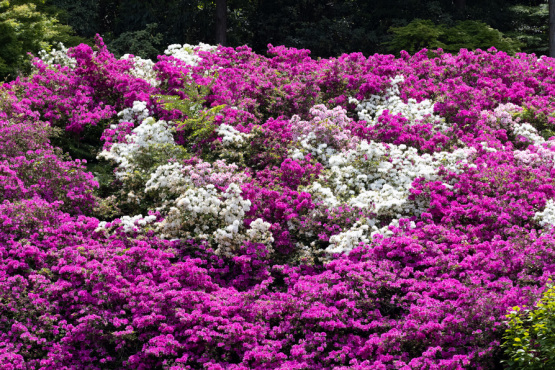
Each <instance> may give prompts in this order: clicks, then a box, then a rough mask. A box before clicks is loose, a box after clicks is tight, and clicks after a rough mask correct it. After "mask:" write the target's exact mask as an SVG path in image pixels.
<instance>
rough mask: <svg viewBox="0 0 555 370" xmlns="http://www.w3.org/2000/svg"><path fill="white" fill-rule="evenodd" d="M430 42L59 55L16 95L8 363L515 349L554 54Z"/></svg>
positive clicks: (543, 256)
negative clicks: (430, 48) (396, 47)
mask: <svg viewBox="0 0 555 370" xmlns="http://www.w3.org/2000/svg"><path fill="white" fill-rule="evenodd" d="M432 54H433V55H431V56H432V57H431V58H430V57H429V56H428V52H427V50H422V51H420V52H418V53H416V54H415V55H413V56H410V55H408V54H407V53H402V55H401V57H400V58H395V57H394V56H392V55H378V54H376V55H373V56H371V57H364V56H363V55H362V54H356V53H355V54H345V55H342V56H339V57H337V58H331V59H312V58H311V57H310V51H308V50H296V49H288V48H285V47H274V46H272V45H269V48H268V53H267V55H259V54H255V53H253V52H252V51H251V50H250V49H249V48H248V47H238V48H226V47H222V46H218V47H214V46H210V45H205V44H201V45H196V46H193V45H172V46H170V47H168V49H167V50H166V52H165V54H164V55H161V56H159V57H158V60H157V61H151V60H145V59H142V58H139V57H135V56H133V55H125V56H123V57H122V58H119V59H118V58H116V57H114V56H113V54H111V53H110V52H109V50H108V49H107V48H106V46H105V45H104V44H103V42H102V39H100V38H99V37H97V39H96V46H95V47H94V48H93V47H90V46H87V45H79V46H77V47H74V48H69V49H58V50H57V51H53V52H51V53H47V52H44V53H42V54H41V58H40V59H38V58H37V59H35V60H34V72H33V73H32V74H31V75H30V76H29V77H26V78H18V79H16V80H15V81H13V82H10V83H6V84H4V85H2V86H1V87H0V133H1V135H0V137H1V140H0V182H1V186H0V189H1V190H0V256H1V258H0V363H1V364H2V368H6V369H29V368H37V369H39V368H43V369H59V368H67V369H81V368H91V369H126V368H129V369H136V368H139V369H150V368H166V369H196V368H206V369H251V368H257V369H278V368H279V369H332V368H333V369H368V368H372V369H393V368H407V369H408V368H447V369H457V368H481V369H487V368H493V367H495V366H499V364H501V361H504V360H508V359H510V358H513V357H514V356H513V355H512V354H511V353H510V352H508V353H507V354H505V352H504V348H506V347H507V345H506V344H503V343H508V342H507V341H508V340H512V341H514V340H515V339H514V338H513V336H511V334H510V333H516V332H517V331H518V330H520V329H518V328H515V327H514V322H515V321H514V320H516V319H514V317H516V316H514V314H513V319H509V318H507V317H506V315H507V314H509V315H511V314H510V312H514V311H515V310H516V309H515V307H525V306H527V307H530V306H533V305H534V304H535V303H536V302H537V301H538V299H540V297H542V294H543V292H544V290H545V287H546V284H547V282H548V281H549V279H550V278H551V277H552V276H553V274H554V273H555V234H554V231H553V230H554V229H553V225H555V201H554V200H555V169H554V164H555V141H553V140H554V139H553V138H552V133H553V132H555V128H554V127H553V125H554V123H555V118H554V113H553V112H554V111H555V107H554V105H553V96H554V94H555V72H554V71H553V67H554V66H555V60H553V59H550V58H545V57H544V58H541V59H538V58H536V56H534V55H527V54H516V55H515V56H509V55H507V54H506V53H504V52H498V51H496V50H494V49H490V50H488V51H482V50H476V51H472V52H471V51H466V50H464V49H463V50H461V51H460V52H459V53H458V54H457V55H452V54H448V53H443V52H441V51H438V52H434V53H432ZM545 297H547V298H545ZM545 297H544V300H545V299H551V298H550V297H551V296H550V295H546V296H545ZM511 328H512V329H511ZM507 330H508V331H507ZM511 330H512V331H511ZM523 330H524V329H523ZM506 331H507V332H506ZM506 333H508V334H506ZM508 338H509V339H508ZM511 338H513V339H511ZM511 343H512V342H511ZM534 343H542V342H539V341H536V342H534Z"/></svg>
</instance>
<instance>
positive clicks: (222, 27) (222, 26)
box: [216, 0, 227, 46]
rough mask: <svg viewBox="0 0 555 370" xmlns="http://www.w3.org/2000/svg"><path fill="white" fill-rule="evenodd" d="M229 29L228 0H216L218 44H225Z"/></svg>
mask: <svg viewBox="0 0 555 370" xmlns="http://www.w3.org/2000/svg"><path fill="white" fill-rule="evenodd" d="M226 31H227V0H216V44H220V45H222V46H225V44H226Z"/></svg>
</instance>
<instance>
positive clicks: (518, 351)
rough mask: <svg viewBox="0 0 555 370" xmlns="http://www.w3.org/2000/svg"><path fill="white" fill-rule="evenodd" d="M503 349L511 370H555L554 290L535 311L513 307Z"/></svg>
mask: <svg viewBox="0 0 555 370" xmlns="http://www.w3.org/2000/svg"><path fill="white" fill-rule="evenodd" d="M507 319H508V325H509V328H508V329H507V330H506V331H505V335H504V336H503V339H504V342H503V344H502V347H503V348H504V349H505V353H506V355H507V357H508V360H505V361H504V363H505V365H507V367H508V368H511V369H555V287H554V286H553V285H552V284H548V286H547V290H546V291H545V292H544V293H543V295H542V297H541V299H540V300H539V301H538V303H536V305H535V307H534V308H533V309H526V308H520V307H514V308H513V309H512V311H511V312H510V313H509V314H508V315H507Z"/></svg>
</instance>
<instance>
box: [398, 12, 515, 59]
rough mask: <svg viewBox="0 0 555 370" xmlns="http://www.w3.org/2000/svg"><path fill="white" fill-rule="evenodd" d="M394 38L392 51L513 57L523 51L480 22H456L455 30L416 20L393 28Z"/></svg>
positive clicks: (508, 39) (425, 20) (427, 21)
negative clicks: (471, 52) (496, 53)
mask: <svg viewBox="0 0 555 370" xmlns="http://www.w3.org/2000/svg"><path fill="white" fill-rule="evenodd" d="M390 32H392V33H393V34H394V35H393V39H392V40H391V41H390V42H389V43H388V46H389V50H390V51H391V52H395V53H398V52H399V51H401V50H405V51H407V52H409V53H410V54H414V53H416V52H417V51H419V50H422V49H424V48H426V49H437V48H441V49H443V50H444V51H446V52H449V53H458V52H459V50H460V49H469V50H475V49H482V50H487V49H489V48H490V47H492V46H493V47H495V48H496V49H497V50H502V51H505V52H507V53H509V54H514V53H516V52H518V51H520V45H521V44H520V43H519V42H518V41H516V40H513V39H511V38H508V37H504V36H503V34H502V33H501V32H499V31H498V30H496V29H493V28H491V27H490V26H488V25H487V24H485V23H482V22H477V21H463V22H457V24H456V25H455V26H454V27H447V26H445V25H441V24H440V25H436V24H434V23H433V22H432V21H430V20H427V19H415V20H414V21H412V22H410V23H409V24H408V25H406V26H404V27H392V28H390Z"/></svg>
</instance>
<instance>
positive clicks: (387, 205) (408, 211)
mask: <svg viewBox="0 0 555 370" xmlns="http://www.w3.org/2000/svg"><path fill="white" fill-rule="evenodd" d="M474 151H475V149H473V148H471V149H458V150H456V151H454V152H453V153H449V152H438V153H434V154H433V155H430V154H424V155H418V153H417V150H416V149H415V148H410V147H407V146H405V145H404V144H401V145H399V146H396V145H392V144H388V145H386V144H383V143H376V142H374V141H370V142H367V141H366V140H363V141H362V142H361V143H360V144H359V145H358V146H357V148H356V149H354V150H348V151H345V152H342V153H339V154H337V155H334V156H332V157H331V158H330V163H329V165H330V168H329V169H328V170H326V171H325V172H324V174H323V180H324V181H325V182H326V185H327V186H328V189H329V190H327V189H326V188H324V186H322V185H321V184H318V183H317V182H315V183H313V184H312V185H311V186H309V187H308V188H307V191H309V192H311V193H312V194H313V197H314V198H315V199H318V200H320V201H322V202H323V203H324V204H326V205H327V206H330V207H333V206H336V205H337V204H338V203H341V202H347V204H348V205H350V206H355V207H358V208H366V209H370V210H371V211H372V212H374V213H376V214H377V215H392V216H396V217H401V216H402V215H413V214H417V213H419V212H420V211H421V207H417V206H416V204H413V203H412V202H409V201H408V196H409V191H410V188H411V186H412V182H413V181H414V179H416V178H417V177H424V178H425V179H426V180H428V181H435V180H438V179H439V177H438V175H437V173H438V171H439V169H440V167H441V166H443V167H444V168H445V169H447V170H449V171H452V172H458V171H459V170H460V169H461V166H462V165H463V164H466V163H468V156H469V155H470V154H471V153H473V152H474Z"/></svg>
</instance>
